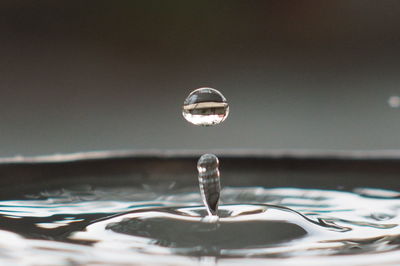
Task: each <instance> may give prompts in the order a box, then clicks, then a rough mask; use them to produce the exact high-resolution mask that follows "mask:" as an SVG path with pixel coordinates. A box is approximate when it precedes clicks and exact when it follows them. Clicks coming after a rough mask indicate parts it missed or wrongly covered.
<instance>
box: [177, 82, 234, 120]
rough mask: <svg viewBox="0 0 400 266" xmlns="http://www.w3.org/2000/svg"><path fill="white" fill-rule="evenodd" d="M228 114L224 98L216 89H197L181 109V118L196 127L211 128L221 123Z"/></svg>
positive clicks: (227, 106)
mask: <svg viewBox="0 0 400 266" xmlns="http://www.w3.org/2000/svg"><path fill="white" fill-rule="evenodd" d="M228 114H229V105H228V102H227V101H226V98H225V97H224V96H223V95H222V93H221V92H219V91H218V90H216V89H213V88H208V87H204V88H199V89H196V90H194V91H192V92H191V93H190V94H189V96H188V97H187V98H186V99H185V101H184V103H183V107H182V115H183V117H184V118H185V119H186V120H187V121H188V122H190V123H192V124H194V125H198V126H213V125H217V124H219V123H221V122H223V121H224V120H225V119H226V118H227V117H228Z"/></svg>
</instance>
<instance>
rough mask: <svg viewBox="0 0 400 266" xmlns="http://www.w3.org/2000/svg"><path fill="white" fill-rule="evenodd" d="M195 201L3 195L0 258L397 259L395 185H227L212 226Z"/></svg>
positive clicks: (123, 191)
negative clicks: (384, 187) (338, 187)
mask: <svg viewBox="0 0 400 266" xmlns="http://www.w3.org/2000/svg"><path fill="white" fill-rule="evenodd" d="M199 205H201V198H200V195H199V194H198V192H197V191H192V190H174V191H172V190H171V191H169V192H165V193H162V192H160V190H157V191H151V189H147V190H146V191H143V190H141V189H128V188H108V189H100V188H99V189H93V188H91V187H87V188H85V189H79V190H59V191H50V192H43V193H40V194H37V195H30V196H29V197H27V198H26V199H21V200H10V201H1V202H0V215H1V216H2V219H1V221H0V228H1V229H2V230H3V231H0V262H1V264H7V263H8V264H10V263H14V264H16V263H21V264H22V263H25V264H30V260H31V259H32V255H33V254H35V256H36V258H37V260H36V263H37V262H40V261H41V259H42V260H43V264H45V261H47V262H49V261H53V262H54V261H60V264H62V262H63V261H64V262H68V263H69V262H76V263H81V264H91V263H104V264H107V263H108V264H109V263H111V262H112V263H115V264H118V263H121V264H123V263H128V261H129V263H132V262H138V263H139V262H140V263H143V264H145V263H146V262H147V263H148V262H150V261H151V262H152V264H157V263H160V264H164V263H166V262H169V263H172V264H176V265H179V264H180V263H182V264H187V263H188V261H193V260H196V261H198V260H199V258H202V259H201V261H202V262H204V258H210V257H212V258H214V259H218V262H219V263H221V264H223V263H224V261H225V259H229V262H230V263H232V262H234V261H236V260H238V262H239V261H242V262H244V260H249V259H251V260H252V263H253V264H254V263H257V262H259V263H265V262H267V261H273V262H274V263H278V262H280V261H279V260H278V258H285V263H289V264H290V263H293V264H294V265H296V264H295V262H297V263H300V262H301V261H302V260H303V262H304V263H305V264H313V263H316V262H317V261H318V260H317V259H316V258H318V259H319V263H321V261H320V260H321V259H325V260H327V261H328V262H330V263H332V264H333V263H337V264H340V263H360V264H362V263H366V262H367V263H373V262H374V261H375V262H376V263H377V262H378V261H379V263H384V262H385V261H386V262H387V263H389V262H390V263H395V262H399V260H400V259H398V258H399V257H400V256H399V251H398V249H399V244H400V240H399V239H400V237H399V235H400V230H399V226H398V225H399V222H400V220H399V219H400V218H399V209H400V199H399V196H398V193H397V192H395V191H388V190H380V189H379V190H377V189H371V188H360V189H357V190H355V191H354V192H344V191H333V190H316V189H297V188H273V189H265V188H261V187H252V188H229V187H228V188H225V189H223V190H222V194H221V206H220V210H219V215H220V218H219V219H218V221H215V222H210V221H206V220H204V215H205V213H206V211H205V209H204V208H202V207H198V206H199ZM12 232H17V233H18V234H16V233H12ZM382 253H384V254H385V256H384V259H383V257H382V256H381V254H382ZM88 254H91V256H90V258H89V257H88ZM349 254H352V255H353V256H348V255H349ZM330 255H336V256H330ZM342 255H343V256H342ZM344 255H346V256H344ZM292 259H293V260H292ZM313 261H314V262H313ZM206 262H207V260H206ZM226 262H228V261H226ZM32 264H34V263H33V261H32ZM37 264H40V263H37Z"/></svg>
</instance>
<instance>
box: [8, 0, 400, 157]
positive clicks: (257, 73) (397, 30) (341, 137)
mask: <svg viewBox="0 0 400 266" xmlns="http://www.w3.org/2000/svg"><path fill="white" fill-rule="evenodd" d="M0 33H1V34H0V156H13V155H17V154H22V155H35V154H51V153H68V152H78V151H88V150H109V149H112V150H114V149H211V148H213V149H231V148H234V149H237V148H249V149H253V148H256V149H333V150H336V149H338V150H372V149H398V148H400V123H399V121H400V109H399V108H392V107H390V105H389V104H388V99H389V97H391V96H396V95H400V75H399V70H400V1H379V0H376V1H364V0H359V1H348V0H345V1H261V0H260V1H250V0H243V1H231V0H229V1H215V0H214V1H187V0H182V1H152V0H143V1H50V0H49V1H16V0H7V1H5V0H3V1H1V3H0ZM202 86H211V87H214V88H216V89H218V90H220V91H221V92H222V93H223V94H224V95H225V96H226V98H227V99H228V101H229V103H230V108H231V113H230V116H229V118H228V119H227V120H226V121H225V122H224V123H223V124H222V125H219V126H216V127H212V128H201V127H196V126H193V125H190V124H188V123H187V122H186V121H185V120H184V119H183V118H182V115H181V105H182V103H183V100H184V99H185V97H186V96H187V94H189V92H190V91H191V90H192V89H195V88H198V87H202ZM392 102H393V103H392V105H393V106H396V98H392Z"/></svg>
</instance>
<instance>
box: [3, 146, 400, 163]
mask: <svg viewBox="0 0 400 266" xmlns="http://www.w3.org/2000/svg"><path fill="white" fill-rule="evenodd" d="M204 153H214V154H216V155H217V156H218V157H225V158H262V159H294V160H296V159H301V160H307V159H309V160H313V159H318V160H324V159H326V160H361V161H365V160H399V161H400V150H306V149H293V150H291V149H287V150H261V149H221V150H218V149H213V150H184V149H182V150H166V149H145V150H109V151H107V150H105V151H86V152H76V153H65V154H63V153H61V154H50V155H38V156H20V155H18V156H13V157H0V164H24V163H29V164H34V163H38V164H40V163H62V162H72V161H87V160H106V159H122V158H159V159H168V158H197V157H199V156H201V155H202V154H204Z"/></svg>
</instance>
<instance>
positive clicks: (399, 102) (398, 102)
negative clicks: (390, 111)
mask: <svg viewBox="0 0 400 266" xmlns="http://www.w3.org/2000/svg"><path fill="white" fill-rule="evenodd" d="M387 102H388V104H389V106H390V107H392V108H399V107H400V97H399V96H391V97H389V99H388V101H387Z"/></svg>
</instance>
